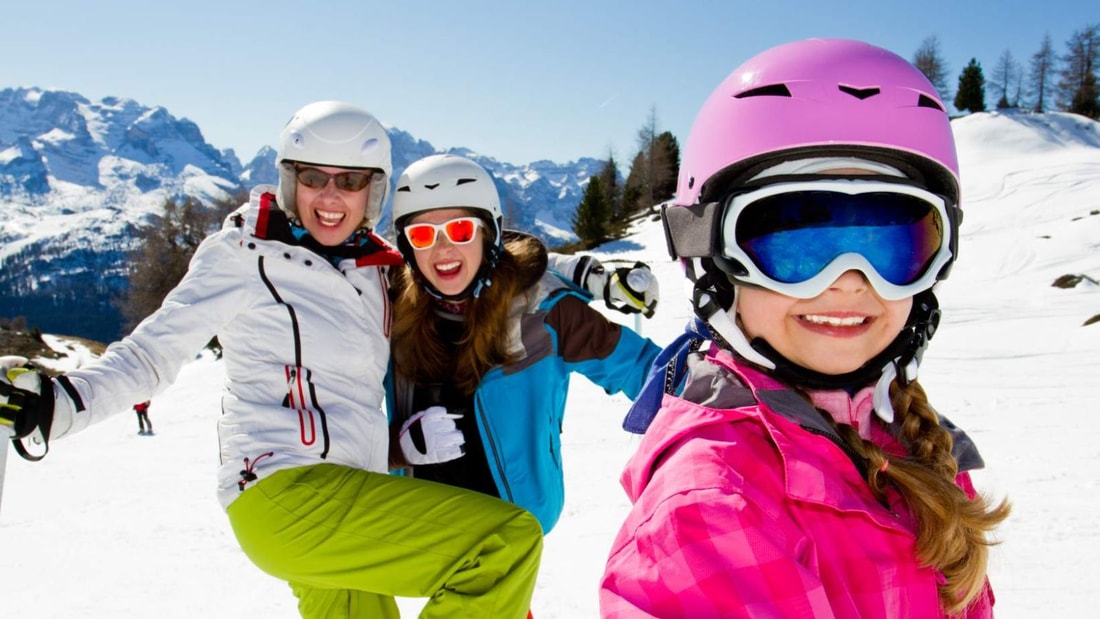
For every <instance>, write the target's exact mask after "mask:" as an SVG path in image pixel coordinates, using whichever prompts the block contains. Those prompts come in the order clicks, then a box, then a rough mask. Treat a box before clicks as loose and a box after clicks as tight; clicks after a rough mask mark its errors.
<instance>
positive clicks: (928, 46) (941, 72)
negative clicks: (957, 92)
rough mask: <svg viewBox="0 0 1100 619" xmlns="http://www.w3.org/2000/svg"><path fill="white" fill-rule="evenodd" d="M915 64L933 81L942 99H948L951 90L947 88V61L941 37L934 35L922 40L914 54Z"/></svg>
mask: <svg viewBox="0 0 1100 619" xmlns="http://www.w3.org/2000/svg"><path fill="white" fill-rule="evenodd" d="M913 65H914V66H916V67H917V68H918V69H920V72H921V73H923V74H924V76H925V77H927V78H928V81H930V82H932V86H934V87H935V88H936V92H938V93H939V95H940V99H942V100H944V101H947V99H948V95H949V93H950V91H949V90H948V89H947V63H946V62H944V60H943V55H942V54H941V53H940V38H939V37H938V36H936V35H932V36H930V37H928V38H926V39H925V40H924V41H922V42H921V44H920V47H918V48H917V51H916V53H915V54H913Z"/></svg>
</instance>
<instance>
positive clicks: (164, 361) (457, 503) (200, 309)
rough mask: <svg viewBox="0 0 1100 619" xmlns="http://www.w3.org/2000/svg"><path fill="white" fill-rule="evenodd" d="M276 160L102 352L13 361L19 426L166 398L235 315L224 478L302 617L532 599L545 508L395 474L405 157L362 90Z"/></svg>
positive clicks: (222, 435)
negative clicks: (46, 362) (385, 235)
mask: <svg viewBox="0 0 1100 619" xmlns="http://www.w3.org/2000/svg"><path fill="white" fill-rule="evenodd" d="M277 165H278V166H279V173H280V177H279V185H278V187H274V186H260V187H257V188H256V189H254V190H253V192H252V195H251V199H250V201H249V203H248V204H247V205H245V206H243V207H241V208H240V209H239V210H237V211H236V212H235V213H233V214H232V215H231V216H230V217H229V218H228V219H227V220H226V225H225V227H224V228H223V229H222V230H221V231H220V232H218V233H216V234H214V235H212V236H210V237H209V238H207V239H206V240H205V241H204V242H203V243H202V245H201V246H200V247H199V249H198V251H196V253H195V256H194V258H193V259H192V262H191V265H190V267H189V270H188V273H187V275H186V276H185V277H184V278H183V280H182V281H181V282H180V283H179V285H178V286H177V287H176V288H175V289H174V290H173V291H172V292H170V293H169V294H168V296H167V297H166V298H165V300H164V303H163V305H162V306H161V307H160V309H158V310H157V311H156V312H154V313H153V314H152V315H151V316H149V317H148V318H147V319H146V320H145V321H143V322H142V323H141V324H140V325H138V327H137V328H136V329H135V330H134V332H133V333H132V334H130V335H129V336H127V337H125V338H124V339H122V340H121V341H120V342H116V343H114V344H112V345H111V346H110V347H109V348H108V349H107V351H106V352H105V353H104V355H103V356H102V357H101V358H100V359H99V360H98V361H97V362H96V363H95V364H94V365H91V366H88V367H85V368H82V369H80V370H76V371H72V372H68V373H66V374H65V375H62V376H60V377H58V378H55V379H53V380H49V379H43V378H42V377H41V376H40V375H39V374H37V373H35V372H28V371H26V370H22V371H21V370H13V371H6V372H4V373H0V421H6V422H7V423H8V424H9V425H10V426H11V427H12V430H13V433H14V435H15V436H16V437H25V436H28V435H30V434H32V433H35V432H37V433H40V434H41V435H42V438H43V439H48V438H59V437H62V436H66V435H69V434H72V433H75V432H77V431H79V430H81V429H83V428H85V427H87V426H88V425H89V424H91V423H93V422H96V421H99V420H101V419H103V418H106V417H108V416H110V415H112V414H115V413H118V412H121V411H128V410H129V409H130V405H131V404H132V403H133V402H139V401H143V400H146V399H149V398H150V397H151V396H152V395H154V394H155V393H156V392H158V391H159V390H161V389H163V388H164V387H166V386H167V385H168V384H169V383H170V382H171V381H172V380H173V379H174V378H175V377H176V375H177V374H178V372H179V370H180V368H181V366H182V365H183V364H184V363H185V362H186V361H188V360H189V359H191V358H192V357H193V354H194V353H195V352H196V351H197V350H199V349H201V348H202V346H203V345H204V344H206V343H207V342H208V341H209V340H210V339H211V337H213V336H214V335H217V336H218V339H219V341H220V343H221V345H222V347H223V351H224V359H225V366H226V373H227V382H226V393H225V396H224V397H223V399H222V416H221V418H220V419H219V422H218V433H219V443H220V446H221V463H222V464H221V468H220V470H219V472H218V496H219V499H220V500H221V503H222V505H223V506H224V507H225V508H226V510H227V512H228V515H229V520H230V523H231V524H232V527H233V530H234V533H235V534H236V536H237V539H238V541H239V543H240V545H241V548H242V549H243V550H244V552H245V553H246V554H247V555H248V556H249V558H250V559H251V560H252V561H253V562H254V563H255V564H256V565H257V566H258V567H260V568H261V569H263V570H264V571H266V572H268V573H270V574H272V575H273V576H276V577H278V578H281V579H283V580H286V581H287V582H289V583H290V585H291V587H292V588H293V590H294V593H295V595H297V596H298V598H299V611H300V612H301V615H302V616H303V617H326V618H332V617H396V616H398V611H397V607H396V605H395V603H394V600H393V596H402V597H430V598H431V600H430V601H429V602H428V604H427V605H426V606H425V608H424V611H423V613H422V615H421V616H424V617H457V616H468V617H511V616H515V617H523V616H525V615H526V613H527V609H528V608H529V606H528V605H529V603H530V597H531V592H532V589H533V587H534V580H535V576H536V574H537V571H538V563H539V558H540V555H541V550H542V545H541V544H542V534H541V529H540V528H539V525H538V523H537V521H536V520H535V519H534V517H532V516H531V515H530V514H528V513H526V512H524V511H523V510H521V509H519V508H517V507H515V506H513V505H510V504H508V503H505V502H503V501H500V500H497V499H493V498H490V497H486V496H483V495H480V494H476V493H472V492H467V491H463V490H458V489H455V488H451V487H447V486H442V485H437V484H430V483H427V482H423V481H420V480H413V479H409V478H404V477H395V476H390V475H388V474H387V455H388V454H387V450H388V441H389V438H388V437H389V433H388V429H387V420H386V414H385V413H384V412H383V411H382V410H381V403H382V399H383V386H382V385H383V378H384V376H385V373H386V367H387V363H388V361H389V324H390V305H389V298H388V295H387V284H386V281H387V268H388V267H390V266H395V265H398V264H401V256H400V255H399V254H398V253H397V252H396V251H395V250H394V249H393V248H392V247H390V246H389V245H388V244H387V243H386V242H385V241H383V240H382V239H380V238H379V237H377V236H376V235H375V234H374V233H373V231H372V228H373V226H374V224H375V223H376V222H377V220H378V218H379V215H380V212H381V208H382V203H383V200H384V198H385V194H386V189H387V187H388V185H389V176H390V174H391V161H390V144H389V139H388V137H387V136H386V132H385V130H384V129H383V128H382V126H381V125H380V124H379V123H378V121H377V120H376V119H375V118H374V117H373V116H371V115H370V114H368V113H367V112H365V111H363V110H361V109H358V108H355V107H353V106H351V105H348V104H345V103H339V102H331V101H325V102H318V103H314V104H310V105H307V106H306V107H304V108H302V109H301V110H299V111H298V112H297V113H296V114H295V115H294V117H293V118H292V119H291V120H290V121H289V123H288V124H287V125H286V127H285V128H284V129H283V132H282V135H281V138H280V143H279V154H278V157H277ZM9 365H10V364H9ZM4 369H5V370H8V368H4Z"/></svg>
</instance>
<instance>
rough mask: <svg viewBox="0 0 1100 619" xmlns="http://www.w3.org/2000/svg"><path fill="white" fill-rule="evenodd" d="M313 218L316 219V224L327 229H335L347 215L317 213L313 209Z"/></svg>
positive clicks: (326, 212) (329, 212) (325, 212)
mask: <svg viewBox="0 0 1100 619" xmlns="http://www.w3.org/2000/svg"><path fill="white" fill-rule="evenodd" d="M313 214H314V216H316V218H317V223H319V224H321V225H322V226H326V227H329V228H335V227H337V226H339V225H340V224H341V223H343V221H344V219H345V218H346V217H347V213H334V212H331V211H319V210H316V209H314V211H313Z"/></svg>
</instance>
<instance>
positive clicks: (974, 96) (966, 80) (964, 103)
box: [955, 58, 985, 113]
mask: <svg viewBox="0 0 1100 619" xmlns="http://www.w3.org/2000/svg"><path fill="white" fill-rule="evenodd" d="M955 108H956V109H959V110H965V111H967V112H971V113H973V112H984V111H985V76H983V75H982V66H981V65H980V64H978V61H977V59H975V58H971V59H970V64H968V65H966V68H964V69H963V70H962V73H960V74H959V91H958V92H957V93H955Z"/></svg>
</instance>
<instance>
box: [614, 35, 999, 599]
mask: <svg viewBox="0 0 1100 619" xmlns="http://www.w3.org/2000/svg"><path fill="white" fill-rule="evenodd" d="M961 217H962V211H961V210H960V205H959V181H958V162H957V159H956V155H955V146H954V140H953V137H952V134H951V126H950V122H949V119H948V116H947V112H946V109H945V108H944V105H943V103H942V102H941V100H940V98H939V96H938V95H937V94H936V91H935V89H934V88H933V86H932V85H931V84H930V83H929V82H928V80H927V79H926V78H925V77H924V76H923V75H922V74H921V73H920V71H918V70H917V69H916V68H915V67H913V66H912V65H911V64H909V63H908V62H907V61H905V60H904V59H902V58H900V57H899V56H897V55H895V54H893V53H891V52H888V51H886V50H884V49H880V48H877V47H874V46H871V45H868V44H865V43H861V42H856V41H845V40H822V39H816V40H809V41H802V42H796V43H790V44H787V45H781V46H779V47H776V48H773V49H771V50H768V51H766V52H764V53H762V54H760V55H758V56H756V57H754V58H752V59H750V60H749V61H747V62H746V63H745V64H743V65H741V66H740V67H738V68H737V69H736V70H735V71H734V72H733V73H732V74H730V75H729V76H728V77H727V78H726V80H725V81H724V82H722V84H721V85H719V87H718V88H717V90H715V91H714V93H713V94H712V95H711V96H710V98H709V99H708V100H707V101H706V102H705V103H704V104H703V107H702V109H701V110H700V112H699V114H698V116H697V117H696V119H695V123H694V125H693V127H692V130H691V135H690V136H689V137H688V140H687V142H686V146H685V149H684V157H683V164H682V166H681V169H680V177H679V182H678V187H677V197H676V199H675V201H674V202H673V204H671V205H670V206H668V207H667V208H666V209H665V212H664V223H665V227H666V232H667V235H668V241H669V248H670V251H671V253H672V255H673V256H674V257H677V258H680V259H681V261H682V262H683V263H684V266H685V271H686V274H687V276H688V278H689V279H690V280H691V281H692V282H693V283H694V293H693V305H694V307H695V313H696V319H695V320H694V321H693V322H692V324H690V325H689V326H688V328H687V329H686V332H685V334H684V335H683V336H682V337H681V338H679V339H678V340H677V341H676V342H674V343H673V344H672V345H671V346H669V347H668V348H666V350H665V351H664V352H663V353H662V355H661V356H660V357H659V358H658V360H657V364H656V367H657V371H656V372H655V373H654V374H653V375H652V376H651V378H650V382H649V384H648V385H647V387H646V389H645V390H644V391H643V394H642V396H640V397H639V399H638V400H637V402H636V403H635V405H634V407H633V408H632V410H631V411H630V414H629V415H628V418H627V424H626V425H627V428H628V429H631V430H633V431H636V432H642V433H644V434H645V436H644V437H643V439H642V442H641V444H640V445H639V448H638V451H637V453H636V454H635V455H634V456H633V457H632V459H631V460H630V462H629V463H628V465H627V467H626V470H625V471H624V473H623V476H622V483H623V486H624V488H625V489H626V491H627V494H628V495H629V497H630V499H631V501H632V502H633V504H634V507H633V509H632V510H631V512H630V514H629V515H628V517H627V519H626V521H625V522H624V523H623V525H622V528H621V529H620V531H619V534H618V536H617V537H616V539H615V542H614V544H613V546H612V549H611V554H610V557H609V559H608V563H607V568H606V572H605V575H604V578H603V581H602V584H601V592H600V607H601V611H602V615H603V616H604V617H692V618H693V619H698V618H703V617H723V618H726V617H769V618H774V617H792V618H793V617H797V618H800V619H801V618H805V617H837V618H853V619H854V618H861V619H868V618H875V617H879V618H898V617H945V616H963V617H990V616H992V606H993V595H992V592H991V590H990V587H989V584H988V580H987V578H986V564H987V551H988V546H989V545H990V543H991V542H990V540H989V537H988V536H989V533H990V532H991V531H992V530H993V529H994V527H995V526H996V525H997V524H998V523H1000V522H1001V521H1003V520H1004V519H1005V518H1006V517H1007V515H1008V512H1009V507H1008V505H1007V503H1005V502H1001V503H1000V504H996V505H994V504H992V503H990V502H988V501H987V500H986V499H984V498H983V497H982V496H980V495H979V494H977V493H976V492H975V490H974V487H973V485H972V484H971V480H970V477H969V474H968V471H969V470H972V469H976V468H979V467H981V466H982V460H981V457H980V456H979V455H978V452H977V450H976V448H975V446H974V444H973V443H972V442H971V440H970V439H969V438H968V437H967V435H966V434H964V433H963V432H962V431H961V430H959V429H958V428H956V427H955V426H954V425H953V424H951V422H950V421H948V420H947V419H945V418H944V417H942V416H940V415H939V414H938V413H936V411H935V410H934V409H933V408H932V407H931V405H930V404H929V402H928V399H927V398H926V396H925V393H924V391H923V390H922V388H921V387H920V385H919V383H918V382H917V369H918V365H919V363H920V360H921V356H922V353H923V351H924V348H925V346H926V345H927V343H928V340H929V339H930V338H931V337H932V335H933V334H934V332H935V329H936V326H937V325H938V322H939V315H940V311H939V307H938V303H937V301H936V297H935V295H934V294H933V287H934V285H935V284H936V282H937V281H939V280H941V279H944V278H946V277H947V275H948V272H949V271H950V268H951V265H952V263H953V262H954V260H955V256H956V255H957V253H958V230H959V222H960V220H961Z"/></svg>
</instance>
